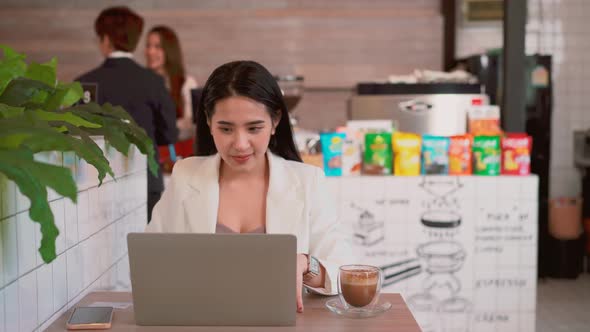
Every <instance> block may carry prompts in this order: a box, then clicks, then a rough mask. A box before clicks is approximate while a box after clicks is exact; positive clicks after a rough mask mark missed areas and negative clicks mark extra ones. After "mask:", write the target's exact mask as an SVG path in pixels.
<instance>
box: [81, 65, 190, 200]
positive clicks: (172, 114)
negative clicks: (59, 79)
mask: <svg viewBox="0 0 590 332" xmlns="http://www.w3.org/2000/svg"><path fill="white" fill-rule="evenodd" d="M76 81H80V82H82V83H95V84H97V90H96V99H97V100H96V102H97V103H98V104H100V105H102V104H104V103H111V104H113V105H115V106H121V107H123V108H124V109H125V110H126V111H127V112H128V113H129V114H130V115H131V116H132V117H133V119H134V120H135V121H136V122H137V124H138V125H139V126H141V127H142V128H143V129H145V131H146V132H147V134H148V136H149V137H150V138H151V139H152V140H153V141H154V149H155V150H156V161H157V160H159V158H158V149H157V146H156V145H167V144H172V143H175V142H176V139H177V137H178V129H177V128H176V107H175V106H174V102H173V101H172V98H171V97H170V94H169V92H168V90H167V89H166V86H165V85H164V79H163V78H162V77H160V76H159V75H157V74H156V73H154V72H153V71H151V70H149V69H147V68H144V67H142V66H140V65H138V64H137V63H136V62H135V61H133V59H130V58H107V59H106V60H105V62H104V63H103V64H102V65H101V66H100V67H98V68H96V69H94V70H92V71H90V72H88V73H86V74H84V75H82V76H80V77H79V78H77V79H76ZM162 190H164V183H163V180H162V173H161V172H160V173H159V176H158V177H157V178H156V177H154V176H152V175H151V173H150V172H149V171H148V192H161V191H162Z"/></svg>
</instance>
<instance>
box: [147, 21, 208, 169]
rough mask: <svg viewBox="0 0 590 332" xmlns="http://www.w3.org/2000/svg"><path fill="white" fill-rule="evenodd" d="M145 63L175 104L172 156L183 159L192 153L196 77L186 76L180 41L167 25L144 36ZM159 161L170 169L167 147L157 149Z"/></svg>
mask: <svg viewBox="0 0 590 332" xmlns="http://www.w3.org/2000/svg"><path fill="white" fill-rule="evenodd" d="M145 57H146V64H147V66H148V68H150V69H152V70H153V71H155V72H156V73H158V74H159V75H161V76H162V77H164V80H165V82H166V87H167V88H168V90H169V91H170V95H171V96H172V99H173V100H174V102H175V104H176V125H177V127H178V130H179V135H178V142H177V143H176V144H175V150H176V151H175V152H176V155H177V156H179V157H182V158H186V157H189V156H192V155H194V136H195V125H194V123H193V113H192V98H191V92H190V90H191V89H194V88H196V87H197V82H196V80H195V79H194V78H193V77H191V76H190V75H188V74H187V73H186V70H185V66H184V61H183V58H182V50H181V47H180V41H179V40H178V36H177V35H176V33H175V32H174V31H173V30H172V29H171V28H169V27H167V26H163V25H159V26H155V27H153V28H152V29H151V30H150V31H149V33H148V36H147V44H146V48H145ZM159 149H160V161H161V163H163V166H164V169H165V170H166V171H170V170H171V167H172V162H171V160H170V152H169V150H168V147H167V146H161V147H160V148H159Z"/></svg>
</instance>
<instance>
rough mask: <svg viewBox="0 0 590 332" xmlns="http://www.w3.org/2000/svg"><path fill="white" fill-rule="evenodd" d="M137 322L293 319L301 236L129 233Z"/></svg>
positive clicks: (237, 322)
mask: <svg viewBox="0 0 590 332" xmlns="http://www.w3.org/2000/svg"><path fill="white" fill-rule="evenodd" d="M127 245H128V249H129V266H130V272H131V286H132V290H133V304H134V309H135V321H136V323H137V324H138V325H186V326H190V325H240V326H279V325H295V315H296V297H295V295H296V294H295V293H296V288H295V282H296V280H295V274H296V250H297V249H296V248H297V245H296V238H295V236H293V235H279V234H184V233H130V234H129V235H128V236H127Z"/></svg>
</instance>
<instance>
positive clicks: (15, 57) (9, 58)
mask: <svg viewBox="0 0 590 332" xmlns="http://www.w3.org/2000/svg"><path fill="white" fill-rule="evenodd" d="M0 48H1V49H2V51H3V53H4V57H3V58H2V59H1V60H0V95H1V94H2V92H3V91H4V88H6V86H7V85H8V83H10V82H11V81H12V80H13V79H15V78H17V77H21V76H23V75H24V74H25V72H26V71H27V64H26V63H25V61H24V59H25V56H24V55H23V54H20V53H16V52H15V51H14V50H13V49H12V48H10V47H8V46H6V45H0Z"/></svg>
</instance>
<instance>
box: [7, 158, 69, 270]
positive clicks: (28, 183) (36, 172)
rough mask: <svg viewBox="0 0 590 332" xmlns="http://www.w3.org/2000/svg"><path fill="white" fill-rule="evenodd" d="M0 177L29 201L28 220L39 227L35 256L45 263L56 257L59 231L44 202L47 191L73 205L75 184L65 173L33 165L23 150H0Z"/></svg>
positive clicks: (44, 166)
mask: <svg viewBox="0 0 590 332" xmlns="http://www.w3.org/2000/svg"><path fill="white" fill-rule="evenodd" d="M0 173H4V174H5V175H6V176H7V178H8V179H10V180H12V181H14V182H15V183H16V185H17V186H18V188H19V190H20V192H21V193H22V194H23V195H25V196H26V197H27V198H29V200H30V201H31V207H30V209H29V216H30V217H31V220H33V221H35V222H38V223H39V224H40V225H41V235H42V239H41V246H40V248H39V253H40V254H41V257H42V258H43V261H44V262H45V263H50V262H51V261H53V260H54V259H55V257H56V252H55V239H56V238H57V236H58V235H59V230H58V229H57V227H55V222H54V218H53V213H52V212H51V208H50V207H49V203H48V202H47V187H50V188H52V189H53V190H55V191H56V192H57V193H59V194H60V195H63V196H65V197H68V198H70V199H71V200H72V202H76V195H77V189H76V183H75V181H74V179H73V177H72V173H71V171H70V170H69V169H67V168H65V167H60V166H54V165H49V164H45V163H40V162H37V161H35V160H34V159H33V153H32V152H31V151H28V150H26V149H19V150H0Z"/></svg>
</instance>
